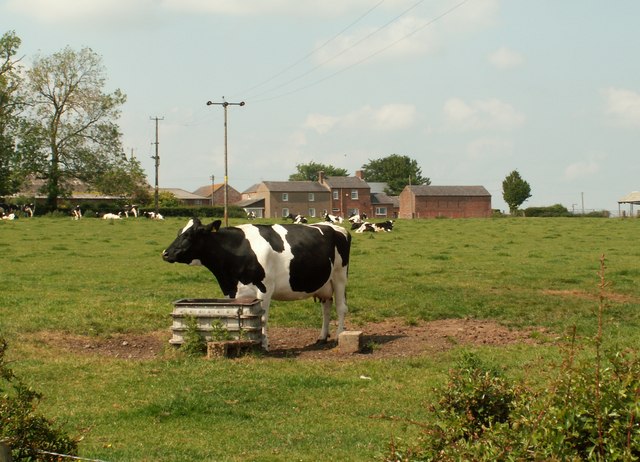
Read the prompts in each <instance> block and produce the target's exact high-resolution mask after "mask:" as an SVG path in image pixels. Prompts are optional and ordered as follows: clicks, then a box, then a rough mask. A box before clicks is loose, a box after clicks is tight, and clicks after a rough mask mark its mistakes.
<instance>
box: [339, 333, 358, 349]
mask: <svg viewBox="0 0 640 462" xmlns="http://www.w3.org/2000/svg"><path fill="white" fill-rule="evenodd" d="M361 348H362V331H359V330H345V331H343V332H342V333H341V334H340V335H338V349H339V350H340V353H358V352H359V351H360V349H361Z"/></svg>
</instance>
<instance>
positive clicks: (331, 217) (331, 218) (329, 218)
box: [324, 210, 344, 223]
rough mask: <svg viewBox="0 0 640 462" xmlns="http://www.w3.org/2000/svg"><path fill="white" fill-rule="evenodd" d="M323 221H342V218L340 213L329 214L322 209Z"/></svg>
mask: <svg viewBox="0 0 640 462" xmlns="http://www.w3.org/2000/svg"><path fill="white" fill-rule="evenodd" d="M324 221H326V222H329V223H342V222H343V221H344V219H343V218H342V217H341V216H340V215H331V214H330V213H328V212H327V211H326V210H325V211H324Z"/></svg>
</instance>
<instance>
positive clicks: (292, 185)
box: [262, 181, 328, 192]
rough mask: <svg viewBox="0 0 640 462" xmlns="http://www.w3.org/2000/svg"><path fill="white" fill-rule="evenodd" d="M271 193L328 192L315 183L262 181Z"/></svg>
mask: <svg viewBox="0 0 640 462" xmlns="http://www.w3.org/2000/svg"><path fill="white" fill-rule="evenodd" d="M262 184H264V185H265V186H266V187H267V189H268V190H269V191H271V192H328V191H327V188H325V187H324V186H322V185H321V184H320V183H318V182H317V181H263V182H262Z"/></svg>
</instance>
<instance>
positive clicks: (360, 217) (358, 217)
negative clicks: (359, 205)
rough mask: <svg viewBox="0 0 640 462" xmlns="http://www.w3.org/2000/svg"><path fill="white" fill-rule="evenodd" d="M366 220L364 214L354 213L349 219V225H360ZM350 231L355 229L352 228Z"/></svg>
mask: <svg viewBox="0 0 640 462" xmlns="http://www.w3.org/2000/svg"><path fill="white" fill-rule="evenodd" d="M366 219H367V214H366V213H354V214H352V215H351V216H350V217H349V223H351V224H352V225H361V224H362V222H363V221H364V220H366ZM351 229H355V228H353V226H352V227H351Z"/></svg>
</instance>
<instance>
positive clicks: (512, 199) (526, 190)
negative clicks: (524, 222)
mask: <svg viewBox="0 0 640 462" xmlns="http://www.w3.org/2000/svg"><path fill="white" fill-rule="evenodd" d="M530 197H531V186H529V183H527V182H526V181H524V180H523V179H522V177H521V176H520V173H518V171H517V170H514V171H513V172H511V173H510V174H509V175H507V177H506V178H505V179H504V181H503V182H502V198H503V199H504V201H505V202H506V203H507V205H508V206H509V213H511V214H512V215H514V214H515V213H516V212H517V211H518V207H520V206H521V205H522V203H523V202H524V201H526V200H527V199H529V198H530Z"/></svg>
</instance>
